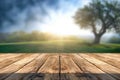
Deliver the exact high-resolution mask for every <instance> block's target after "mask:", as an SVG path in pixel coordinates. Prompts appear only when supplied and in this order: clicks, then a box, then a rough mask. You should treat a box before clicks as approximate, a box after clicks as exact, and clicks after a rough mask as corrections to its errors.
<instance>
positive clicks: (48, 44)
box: [0, 40, 120, 53]
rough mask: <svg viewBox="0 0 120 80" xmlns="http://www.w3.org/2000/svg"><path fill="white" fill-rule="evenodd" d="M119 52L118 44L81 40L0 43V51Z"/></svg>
mask: <svg viewBox="0 0 120 80" xmlns="http://www.w3.org/2000/svg"><path fill="white" fill-rule="evenodd" d="M82 52H84V53H120V44H100V45H93V44H88V43H82V42H81V41H71V40H66V41H60V40H59V41H41V42H19V43H0V53H82Z"/></svg>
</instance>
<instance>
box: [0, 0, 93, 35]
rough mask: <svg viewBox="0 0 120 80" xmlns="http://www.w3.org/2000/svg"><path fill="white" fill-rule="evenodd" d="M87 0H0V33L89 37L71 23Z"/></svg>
mask: <svg viewBox="0 0 120 80" xmlns="http://www.w3.org/2000/svg"><path fill="white" fill-rule="evenodd" d="M90 1H91V0H1V1H0V32H13V31H19V30H24V31H33V30H38V31H43V32H51V33H53V34H58V35H68V34H71V35H81V36H86V35H87V36H88V35H90V36H91V35H92V34H91V32H90V31H89V30H81V29H80V28H79V26H78V25H76V24H75V23H74V20H73V18H72V17H73V16H74V15H75V12H76V10H77V9H78V8H82V7H83V6H84V5H87V4H89V2H90Z"/></svg>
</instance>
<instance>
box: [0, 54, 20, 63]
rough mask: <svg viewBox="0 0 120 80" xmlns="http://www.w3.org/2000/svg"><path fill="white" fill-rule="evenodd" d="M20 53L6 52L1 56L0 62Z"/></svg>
mask: <svg viewBox="0 0 120 80" xmlns="http://www.w3.org/2000/svg"><path fill="white" fill-rule="evenodd" d="M19 55H21V54H4V55H2V56H0V62H2V61H4V60H6V59H9V58H13V57H16V56H19Z"/></svg>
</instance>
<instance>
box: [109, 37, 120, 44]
mask: <svg viewBox="0 0 120 80" xmlns="http://www.w3.org/2000/svg"><path fill="white" fill-rule="evenodd" d="M108 42H109V43H120V38H119V37H112V38H111V39H110V40H109V41H108Z"/></svg>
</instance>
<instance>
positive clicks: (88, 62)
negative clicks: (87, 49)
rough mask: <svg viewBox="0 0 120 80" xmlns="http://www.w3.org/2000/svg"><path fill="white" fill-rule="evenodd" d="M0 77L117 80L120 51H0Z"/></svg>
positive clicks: (1, 79)
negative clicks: (107, 52) (3, 52)
mask: <svg viewBox="0 0 120 80" xmlns="http://www.w3.org/2000/svg"><path fill="white" fill-rule="evenodd" d="M0 80H120V54H110V53H109V54H105V53H104V54H95V53H94V54H93V53H91V54H90V53H89V54H87V53H85V54H82V53H80V54H75V53H73V54H68V53H66V54H65V53H64V54H63V53H62V54H57V53H55V54H53V53H51V54H50V53H49V54H47V53H33V54H22V53H21V54H20V53H19V54H10V53H9V54H0Z"/></svg>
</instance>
